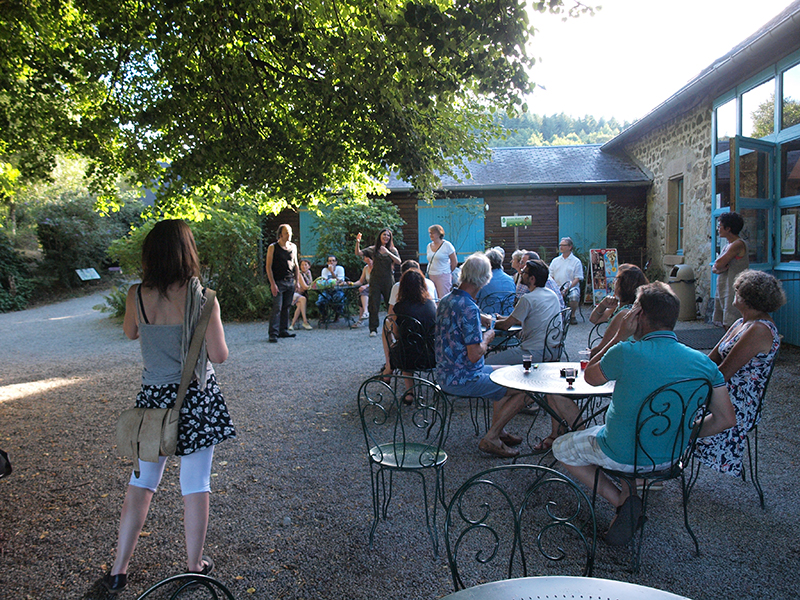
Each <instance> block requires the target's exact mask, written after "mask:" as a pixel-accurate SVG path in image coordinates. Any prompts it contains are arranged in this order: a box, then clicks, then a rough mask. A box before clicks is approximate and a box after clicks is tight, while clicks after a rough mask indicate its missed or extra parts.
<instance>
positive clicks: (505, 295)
mask: <svg viewBox="0 0 800 600" xmlns="http://www.w3.org/2000/svg"><path fill="white" fill-rule="evenodd" d="M516 301H517V295H516V293H514V292H492V293H491V294H487V295H486V296H484V297H483V298H481V299H480V302H479V303H478V307H479V308H480V309H481V312H482V313H485V314H487V315H495V314H499V315H502V316H504V317H507V316H508V315H510V314H511V313H512V312H514V303H515V302H516Z"/></svg>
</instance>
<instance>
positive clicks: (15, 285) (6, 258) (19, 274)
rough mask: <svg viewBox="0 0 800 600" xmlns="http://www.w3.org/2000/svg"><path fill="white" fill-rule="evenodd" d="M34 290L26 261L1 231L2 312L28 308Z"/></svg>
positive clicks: (0, 286)
mask: <svg viewBox="0 0 800 600" xmlns="http://www.w3.org/2000/svg"><path fill="white" fill-rule="evenodd" d="M33 289H34V283H33V280H32V279H31V278H30V273H29V272H28V268H27V266H26V264H25V261H24V260H23V259H22V257H21V256H20V255H19V253H18V252H17V251H16V250H14V246H13V244H12V243H11V240H9V239H8V236H6V234H5V233H3V232H2V231H0V312H10V311H12V310H23V309H25V308H27V306H28V299H29V298H30V296H31V293H32V292H33Z"/></svg>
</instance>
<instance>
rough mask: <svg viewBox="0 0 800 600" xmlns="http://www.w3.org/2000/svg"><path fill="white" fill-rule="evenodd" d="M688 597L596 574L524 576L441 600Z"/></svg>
mask: <svg viewBox="0 0 800 600" xmlns="http://www.w3.org/2000/svg"><path fill="white" fill-rule="evenodd" d="M555 598H570V599H577V598H583V599H591V600H689V599H688V598H687V597H686V596H678V595H676V594H673V593H670V592H664V591H662V590H657V589H655V588H650V587H645V586H643V585H637V584H635V583H628V582H626V581H614V580H611V579H597V578H595V577H521V578H519V579H504V580H502V581H493V582H491V583H484V584H483V585H476V586H475V587H471V588H467V589H466V590H460V591H458V592H454V593H452V594H450V595H449V596H445V597H444V598H442V600H537V599H543V600H544V599H547V600H553V599H555Z"/></svg>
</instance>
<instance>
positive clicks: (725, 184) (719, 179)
mask: <svg viewBox="0 0 800 600" xmlns="http://www.w3.org/2000/svg"><path fill="white" fill-rule="evenodd" d="M715 173H716V193H717V197H716V199H715V201H714V204H715V206H714V208H715V209H717V208H725V207H726V206H730V205H731V165H730V163H729V162H726V163H723V164H721V165H717V168H716V169H715Z"/></svg>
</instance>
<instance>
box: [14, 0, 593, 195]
mask: <svg viewBox="0 0 800 600" xmlns="http://www.w3.org/2000/svg"><path fill="white" fill-rule="evenodd" d="M0 6H2V7H3V11H2V14H0V35H2V36H3V40H4V45H5V46H4V47H5V48H6V50H5V51H4V52H2V53H0V157H5V160H7V161H8V162H9V163H10V164H13V165H14V166H15V167H17V168H19V170H20V172H21V173H22V177H23V179H27V178H36V177H40V176H42V175H43V174H44V172H45V171H46V167H47V166H48V165H52V164H53V161H54V157H55V155H56V154H57V153H58V152H64V151H77V152H81V153H83V154H85V155H87V156H89V157H90V158H91V159H92V160H93V161H94V169H93V176H94V179H95V184H96V185H101V186H102V184H103V183H105V184H108V182H111V181H113V180H114V176H116V174H118V173H134V174H135V175H136V176H137V177H138V178H139V181H140V182H147V183H148V184H150V183H151V182H154V181H157V182H159V183H160V186H161V188H160V189H161V193H162V194H163V195H164V196H165V197H170V196H173V197H178V198H180V197H187V196H190V195H191V194H193V193H195V192H196V191H197V190H200V192H199V194H200V196H201V197H207V191H208V189H214V190H217V189H219V190H225V191H228V192H235V193H237V194H240V195H241V196H242V197H243V198H245V199H247V200H252V199H259V200H261V201H264V202H266V201H269V202H273V203H276V204H277V205H280V204H291V205H297V204H302V203H306V202H309V201H312V202H313V201H314V199H319V198H320V196H321V195H323V194H325V193H328V192H330V191H332V190H340V189H342V188H350V189H353V188H357V189H361V190H362V191H363V189H365V188H364V186H368V185H370V182H372V181H373V180H374V179H376V178H379V177H381V176H382V175H383V174H384V173H385V171H386V170H387V169H396V170H397V171H398V172H399V174H400V176H401V177H403V178H406V179H409V180H410V181H411V182H412V183H414V184H415V186H416V187H418V188H420V189H430V188H431V187H432V186H434V185H435V184H436V182H437V181H438V178H437V176H436V174H437V173H439V174H454V170H455V168H456V167H459V166H463V165H462V163H461V161H462V160H465V159H470V158H476V157H478V156H480V154H481V153H482V151H483V150H484V148H485V144H486V141H487V139H489V136H491V135H492V133H493V132H494V130H493V127H495V125H494V122H493V118H492V112H494V111H495V110H502V111H506V112H515V111H524V110H525V109H526V107H525V106H524V100H523V98H524V97H525V95H526V94H527V93H529V92H530V89H531V84H530V82H529V80H528V74H527V73H528V70H529V69H530V67H531V66H532V65H533V62H534V61H533V59H532V58H530V57H529V56H528V54H527V50H526V47H527V45H528V42H529V39H530V37H531V36H532V35H533V29H532V27H531V24H530V23H529V21H528V12H527V8H526V2H525V1H524V0H403V1H400V0H379V1H378V2H374V1H373V0H309V1H307V2H302V3H298V2H286V1H285V0H188V1H182V2H176V1H172V0H167V1H164V0H158V1H154V0H120V1H119V2H105V1H102V0H2V1H0ZM533 6H534V8H535V9H536V10H539V11H545V10H550V11H552V12H562V13H563V12H565V10H566V9H565V7H564V5H563V3H562V2H561V0H547V1H545V2H535V3H533ZM572 10H573V11H587V10H591V9H589V8H587V7H584V6H583V5H582V4H580V3H575V4H574V5H573V6H572ZM98 189H101V188H98Z"/></svg>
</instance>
